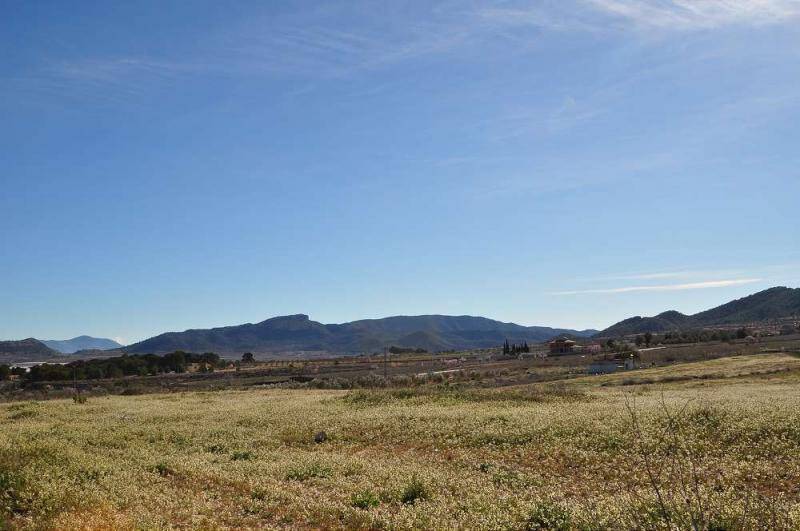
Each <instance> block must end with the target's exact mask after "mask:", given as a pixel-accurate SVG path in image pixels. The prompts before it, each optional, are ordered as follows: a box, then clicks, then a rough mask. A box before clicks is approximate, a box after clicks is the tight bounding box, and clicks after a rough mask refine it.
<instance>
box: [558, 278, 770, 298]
mask: <svg viewBox="0 0 800 531" xmlns="http://www.w3.org/2000/svg"><path fill="white" fill-rule="evenodd" d="M762 280H763V279H761V278H737V279H729V280H706V281H704V282H690V283H687V284H661V285H655V286H624V287H618V288H602V289H584V290H572V291H557V292H555V293H554V295H585V294H597V293H635V292H646V291H686V290H694V289H709V288H725V287H730V286H740V285H743V284H752V283H754V282H761V281H762Z"/></svg>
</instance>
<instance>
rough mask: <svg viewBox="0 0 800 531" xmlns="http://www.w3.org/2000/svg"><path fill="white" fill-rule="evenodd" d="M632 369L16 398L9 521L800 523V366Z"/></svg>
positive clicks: (8, 437)
mask: <svg viewBox="0 0 800 531" xmlns="http://www.w3.org/2000/svg"><path fill="white" fill-rule="evenodd" d="M635 374H636V378H637V379H639V380H640V381H641V382H642V383H637V382H633V381H629V382H624V383H623V379H624V378H629V377H630V373H629V374H612V375H607V376H600V377H593V378H575V379H571V380H568V381H566V382H562V383H555V384H553V383H538V384H526V385H519V386H513V387H506V388H502V389H475V388H466V389H459V388H458V387H455V386H447V385H441V386H422V387H417V388H407V389H385V390H351V391H331V390H310V389H302V390H290V389H271V390H242V391H235V390H224V391H216V392H188V393H172V394H149V395H143V396H105V397H91V398H90V399H89V400H88V402H87V403H84V404H80V403H76V402H73V401H72V400H52V401H46V402H16V403H11V404H5V405H1V406H0V423H2V425H3V430H2V432H0V511H2V513H0V514H2V515H3V516H2V518H3V519H4V521H5V522H6V523H5V525H6V526H9V527H12V528H17V527H18V528H52V529H69V528H120V529H126V528H128V529H133V528H145V529H152V528H169V527H177V528H181V527H182V528H190V527H191V528H220V527H242V526H244V527H262V528H282V527H300V528H319V527H325V528H364V529H367V528H390V529H411V528H484V529H522V528H526V527H527V528H537V527H545V528H546V527H550V528H561V529H568V528H583V529H614V528H634V527H641V528H668V527H670V526H672V527H679V528H686V527H692V525H693V524H695V525H697V526H698V527H699V528H711V527H713V528H715V529H738V528H763V529H790V528H796V527H798V526H800V489H799V488H798V485H800V385H798V384H800V359H798V358H797V357H794V356H791V355H788V354H781V353H773V354H754V355H748V356H740V357H734V358H726V359H715V360H710V361H703V362H697V363H690V364H680V365H675V366H672V367H667V368H664V367H658V368H654V369H645V370H640V371H635ZM694 376H697V377H696V378H695V377H694ZM629 410H632V411H633V412H634V416H632V415H631V414H630V411H629ZM318 431H325V433H326V435H327V438H326V440H325V441H323V442H319V443H317V442H315V441H314V435H315V433H316V432H318Z"/></svg>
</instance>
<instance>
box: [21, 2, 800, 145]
mask: <svg viewBox="0 0 800 531" xmlns="http://www.w3.org/2000/svg"><path fill="white" fill-rule="evenodd" d="M798 18H800V2H798V1H797V0H574V1H573V2H563V3H561V2H546V3H541V4H538V5H537V4H534V5H532V6H531V5H530V4H529V5H522V4H513V3H512V4H508V3H505V2H503V3H500V2H488V3H485V4H483V5H481V6H478V7H468V8H459V9H456V8H453V6H452V4H447V3H441V4H431V6H429V7H428V8H427V9H426V10H424V11H423V12H421V13H420V12H413V13H410V12H404V11H403V10H398V11H392V12H388V13H384V12H382V11H380V10H377V11H376V10H375V8H368V7H364V5H362V6H361V7H358V8H353V7H352V6H349V7H341V8H331V10H330V12H329V11H328V10H325V11H324V12H323V13H322V14H320V13H316V12H310V13H307V14H305V15H303V16H300V18H299V19H298V18H297V16H294V17H291V18H289V19H284V18H281V17H277V18H259V17H254V20H250V21H248V22H247V23H246V24H244V25H242V26H237V25H236V24H234V25H232V26H229V27H225V28H220V30H219V32H218V33H216V34H213V35H211V36H209V37H208V38H207V39H204V40H202V41H201V43H200V44H199V45H198V46H197V48H196V49H195V50H194V51H193V52H192V53H191V54H186V55H170V54H168V53H167V54H165V55H163V56H160V57H141V56H136V55H129V56H121V57H120V56H116V57H84V58H80V57H78V58H70V59H65V60H61V61H56V62H55V63H50V64H49V65H40V66H39V67H38V68H37V67H34V68H33V69H32V70H30V71H29V72H28V74H27V75H24V76H23V77H22V78H17V79H16V81H17V84H20V85H22V86H21V87H20V88H22V89H29V88H32V87H33V88H35V89H40V90H44V91H48V92H51V93H54V94H58V93H63V92H64V91H66V92H67V93H74V95H81V94H83V93H88V94H95V93H101V94H103V95H105V97H107V98H120V99H124V98H129V97H136V96H137V95H141V94H143V93H147V92H149V91H151V90H154V89H157V88H158V87H163V86H165V85H169V84H171V83H174V82H176V81H178V80H179V79H184V78H187V77H197V76H202V75H224V76H252V75H259V74H260V75H270V76H289V77H303V78H309V79H335V78H341V77H346V76H350V75H353V74H355V73H358V72H363V71H369V70H374V69H377V68H382V67H387V66H389V65H393V64H397V63H402V62H410V61H414V60H418V59H420V58H423V57H430V56H436V55H443V54H450V53H457V52H459V51H460V52H462V55H464V56H465V57H471V56H474V55H475V54H477V53H480V50H482V49H486V48H487V46H485V45H486V44H487V43H495V44H497V45H499V46H503V49H504V50H506V51H511V50H523V49H525V48H526V46H527V45H531V44H533V43H535V42H538V40H540V37H541V35H540V32H541V31H546V32H547V31H549V32H577V33H607V32H609V31H619V30H637V29H645V30H650V29H656V30H659V32H661V33H663V32H673V31H677V32H680V31H687V30H708V29H715V28H721V27H726V26H731V25H748V26H765V25H771V24H781V23H790V22H793V21H794V20H796V19H798ZM342 19H347V20H356V21H360V22H361V23H360V24H358V25H357V27H356V29H352V30H342V29H341V20H342ZM7 81H8V80H7ZM597 112H598V111H597V110H596V108H595V107H593V106H592V107H589V108H585V107H584V106H582V105H578V103H577V102H576V101H575V100H571V99H569V98H567V99H566V100H565V102H564V105H563V106H562V107H561V108H560V109H558V110H557V112H555V113H553V114H552V115H551V116H549V117H548V124H549V127H552V128H554V129H556V130H557V129H560V128H563V127H568V126H569V124H572V123H574V122H575V121H582V120H586V119H589V118H591V117H593V116H594V115H595V113H597ZM522 118H523V120H524V121H528V120H529V118H530V117H529V116H527V115H525V116H523V117H522Z"/></svg>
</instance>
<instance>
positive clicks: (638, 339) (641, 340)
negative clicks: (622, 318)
mask: <svg viewBox="0 0 800 531" xmlns="http://www.w3.org/2000/svg"><path fill="white" fill-rule="evenodd" d="M634 342H635V343H636V346H637V347H641V346H642V344H643V343H644V338H643V337H642V336H636V340H635V341H634Z"/></svg>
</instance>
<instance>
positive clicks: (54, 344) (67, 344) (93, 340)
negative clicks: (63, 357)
mask: <svg viewBox="0 0 800 531" xmlns="http://www.w3.org/2000/svg"><path fill="white" fill-rule="evenodd" d="M41 341H42V343H44V344H45V345H47V346H48V347H50V348H51V349H53V350H57V351H59V352H61V353H63V354H73V353H75V352H78V351H79V350H111V349H115V348H120V347H121V346H122V345H120V344H119V343H117V342H116V341H114V340H111V339H106V338H103V337H91V336H78V337H73V338H72V339H64V340H58V339H43V340H41Z"/></svg>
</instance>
